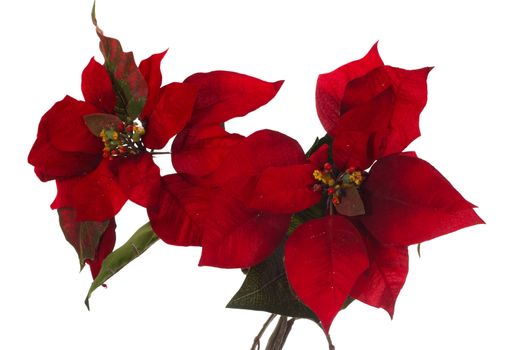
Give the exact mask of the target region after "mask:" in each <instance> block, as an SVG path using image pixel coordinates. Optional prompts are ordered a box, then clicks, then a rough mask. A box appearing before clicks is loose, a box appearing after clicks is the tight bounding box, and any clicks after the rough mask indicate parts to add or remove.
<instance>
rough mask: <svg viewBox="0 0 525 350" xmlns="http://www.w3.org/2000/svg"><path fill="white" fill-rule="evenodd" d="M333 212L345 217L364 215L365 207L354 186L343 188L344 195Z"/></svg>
mask: <svg viewBox="0 0 525 350" xmlns="http://www.w3.org/2000/svg"><path fill="white" fill-rule="evenodd" d="M335 210H337V212H338V213H339V214H341V215H346V216H356V215H363V214H364V213H365V205H364V204H363V201H362V200H361V196H360V195H359V191H358V190H357V188H355V187H354V186H350V187H348V188H345V195H344V196H343V197H342V198H341V203H339V204H337V205H336V206H335Z"/></svg>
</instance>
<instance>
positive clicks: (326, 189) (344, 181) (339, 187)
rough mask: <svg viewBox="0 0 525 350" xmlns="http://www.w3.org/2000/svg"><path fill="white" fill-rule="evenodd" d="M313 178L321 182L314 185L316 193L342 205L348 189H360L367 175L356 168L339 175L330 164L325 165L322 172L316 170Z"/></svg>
mask: <svg viewBox="0 0 525 350" xmlns="http://www.w3.org/2000/svg"><path fill="white" fill-rule="evenodd" d="M313 176H314V178H315V179H316V180H317V181H318V182H319V183H316V184H315V185H314V191H322V192H323V193H326V195H327V196H328V199H329V200H330V201H331V202H332V203H333V204H335V205H338V204H340V203H341V199H342V198H343V197H344V196H345V194H346V191H347V190H348V189H350V188H353V189H356V188H359V187H360V186H361V184H362V183H363V180H364V179H365V173H364V172H363V171H361V170H358V169H356V168H355V167H350V168H348V169H346V170H345V171H344V172H341V173H338V172H337V171H335V170H334V169H333V167H332V164H330V163H325V164H324V166H323V169H322V170H314V172H313Z"/></svg>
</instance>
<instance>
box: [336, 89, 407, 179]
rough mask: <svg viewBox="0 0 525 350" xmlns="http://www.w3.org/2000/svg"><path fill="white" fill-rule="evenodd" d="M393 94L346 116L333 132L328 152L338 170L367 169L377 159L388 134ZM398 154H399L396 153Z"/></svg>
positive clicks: (354, 110) (385, 93)
mask: <svg viewBox="0 0 525 350" xmlns="http://www.w3.org/2000/svg"><path fill="white" fill-rule="evenodd" d="M393 101H394V93H393V91H392V89H387V90H385V91H384V92H383V93H381V94H380V95H378V96H376V97H375V98H373V99H372V100H370V101H369V102H368V103H366V104H363V105H360V106H357V107H355V108H353V109H352V110H350V111H349V112H347V113H346V114H345V115H344V116H343V118H342V119H341V120H340V121H339V124H338V125H337V128H335V129H334V141H333V143H332V152H333V155H334V162H335V164H336V166H337V167H338V168H339V169H347V168H349V167H351V166H355V167H357V168H360V169H367V168H368V167H370V165H372V163H373V162H374V161H375V160H376V159H378V158H380V156H381V155H382V154H381V150H380V148H381V147H382V146H383V145H384V142H382V141H384V139H386V138H388V133H389V131H390V130H391V129H390V125H389V120H390V116H391V115H392V106H393ZM399 151H402V149H400V150H399Z"/></svg>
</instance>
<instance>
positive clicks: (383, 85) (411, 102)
mask: <svg viewBox="0 0 525 350" xmlns="http://www.w3.org/2000/svg"><path fill="white" fill-rule="evenodd" d="M430 70H431V68H422V69H417V70H404V69H400V68H393V67H389V66H383V67H379V68H377V69H375V70H373V71H372V72H370V73H368V74H367V75H365V76H363V77H361V78H359V79H355V80H353V81H351V82H350V83H349V84H348V86H347V88H346V91H345V96H344V99H343V107H342V108H343V111H346V113H345V114H344V115H343V116H342V119H341V120H340V122H339V124H338V125H337V128H335V129H334V158H336V163H339V164H340V166H343V167H345V166H346V167H348V166H352V165H353V166H358V167H360V168H362V169H366V168H368V167H369V166H370V165H371V164H372V163H373V161H374V160H376V159H379V158H381V157H384V156H387V155H389V154H393V153H398V152H401V151H402V150H403V149H405V147H407V146H408V145H409V144H410V143H411V142H412V141H413V140H414V139H416V138H417V137H418V136H419V135H420V132H419V115H420V113H421V111H422V110H423V108H424V106H425V104H426V101H427V84H426V79H427V76H428V73H429V72H430Z"/></svg>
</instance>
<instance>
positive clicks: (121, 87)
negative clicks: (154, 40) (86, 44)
mask: <svg viewBox="0 0 525 350" xmlns="http://www.w3.org/2000/svg"><path fill="white" fill-rule="evenodd" d="M91 19H92V21H93V24H94V25H95V28H96V31H97V35H98V37H99V38H100V51H101V52H102V55H103V56H104V59H105V62H104V66H105V67H106V70H107V71H108V73H109V76H110V78H111V82H112V83H113V90H114V91H115V95H116V97H117V103H116V106H115V111H116V113H117V114H118V115H119V116H120V118H121V119H122V120H124V121H128V122H132V121H133V120H134V119H135V118H137V117H138V116H139V115H140V113H141V112H142V109H143V108H144V105H145V104H146V98H147V96H148V85H147V83H146V80H145V79H144V77H143V76H142V74H141V73H140V71H139V69H138V67H137V65H136V63H135V58H134V57H133V53H132V52H124V51H123V50H122V46H121V45H120V42H119V41H118V40H117V39H114V38H110V37H107V36H105V35H104V32H103V31H102V29H100V27H99V26H98V23H97V18H96V14H95V3H93V9H92V11H91Z"/></svg>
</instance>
